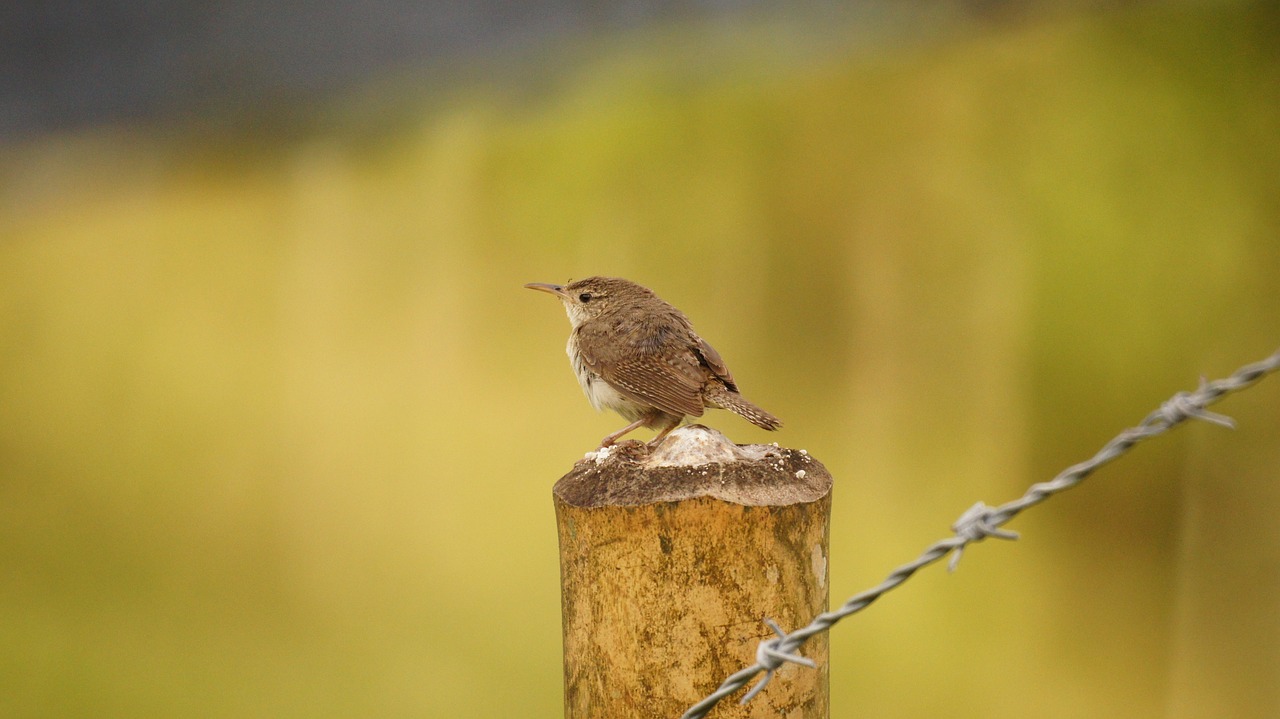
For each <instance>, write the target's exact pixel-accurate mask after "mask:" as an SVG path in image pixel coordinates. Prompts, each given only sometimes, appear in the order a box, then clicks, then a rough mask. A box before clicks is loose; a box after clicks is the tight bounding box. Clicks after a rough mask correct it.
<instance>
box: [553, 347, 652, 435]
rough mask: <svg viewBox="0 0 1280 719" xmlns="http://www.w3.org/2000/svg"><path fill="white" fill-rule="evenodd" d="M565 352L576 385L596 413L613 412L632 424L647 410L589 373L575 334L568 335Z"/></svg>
mask: <svg viewBox="0 0 1280 719" xmlns="http://www.w3.org/2000/svg"><path fill="white" fill-rule="evenodd" d="M565 352H566V353H567V354H568V355H569V362H570V364H572V365H573V373H574V374H575V375H576V376H577V377H578V384H580V385H582V392H583V394H585V395H587V400H588V401H590V402H591V406H592V407H595V408H596V411H597V412H600V411H603V410H606V409H608V410H613V411H614V412H617V413H618V414H620V415H622V416H623V417H626V418H627V419H629V420H631V421H633V422H634V421H635V420H637V419H639V418H640V416H641V415H643V414H644V413H645V411H646V410H647V409H648V408H647V407H645V406H643V405H640V404H638V403H636V402H634V401H632V400H630V399H627V398H626V397H624V396H623V395H622V393H620V392H618V390H616V389H614V387H613V385H610V384H609V383H608V382H606V381H605V380H604V378H603V377H601V376H600V375H598V374H596V373H595V372H593V371H591V368H590V367H588V366H587V362H586V359H584V358H583V356H582V351H581V350H580V349H579V347H578V338H577V333H573V334H571V335H569V344H568V345H567V346H566V347H565Z"/></svg>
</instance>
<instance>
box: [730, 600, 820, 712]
mask: <svg viewBox="0 0 1280 719" xmlns="http://www.w3.org/2000/svg"><path fill="white" fill-rule="evenodd" d="M764 623H765V624H768V625H769V628H770V629H772V630H773V633H774V634H777V635H778V636H777V637H776V638H774V639H765V640H763V641H761V642H760V646H758V647H756V664H757V665H759V666H760V668H762V669H764V676H763V677H761V679H760V681H759V682H756V685H755V686H754V687H751V691H749V692H747V693H746V695H745V696H743V697H742V699H741V700H739V701H738V703H739V704H746V703H747V702H749V701H751V700H752V699H753V698H754V697H755V695H757V694H759V693H760V690H762V689H764V687H765V685H766V684H768V683H769V680H770V679H772V678H773V673H774V672H776V671H778V668H779V667H781V666H782V665H783V664H786V663H787V662H792V663H794V664H803V665H805V666H806V667H809V668H810V669H817V668H818V663H817V662H815V661H813V660H812V659H810V658H808V657H802V656H800V655H799V654H792V653H791V649H792V648H794V647H785V645H786V644H787V640H788V639H790V637H789V636H788V635H787V633H786V632H784V631H782V628H781V627H779V626H778V624H777V623H776V622H774V621H773V620H772V619H766V620H764ZM802 641H803V640H802ZM796 646H797V647H798V646H799V643H798V642H797V644H796Z"/></svg>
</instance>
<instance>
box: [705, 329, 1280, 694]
mask: <svg viewBox="0 0 1280 719" xmlns="http://www.w3.org/2000/svg"><path fill="white" fill-rule="evenodd" d="M1277 369H1280V350H1277V351H1276V352H1275V353H1274V354H1272V355H1271V356H1270V357H1268V358H1266V359H1264V360H1261V361H1259V362H1254V363H1253V364H1250V365H1245V366H1244V367H1241V368H1240V369H1238V370H1236V371H1235V372H1234V373H1233V374H1232V375H1231V376H1230V377H1227V378H1226V379H1220V380H1215V381H1213V382H1209V381H1206V380H1205V378H1204V377H1201V378H1200V386H1199V387H1198V388H1197V389H1196V391H1194V392H1185V391H1184V392H1179V393H1177V394H1175V395H1174V396H1173V397H1171V398H1169V399H1168V400H1167V401H1165V402H1164V403H1163V404H1161V405H1160V406H1159V407H1158V408H1156V409H1155V410H1154V411H1153V412H1151V414H1148V415H1147V416H1146V418H1145V419H1143V420H1142V422H1141V423H1140V424H1139V425H1138V426H1136V427H1130V428H1128V429H1126V430H1124V431H1123V432H1121V433H1120V434H1118V435H1116V437H1115V438H1114V439H1112V440H1111V441H1110V442H1108V443H1107V444H1106V445H1105V446H1103V448H1102V449H1100V450H1098V453H1097V454H1095V455H1093V457H1092V458H1090V459H1088V460H1086V461H1084V462H1080V463H1079V464H1075V465H1072V466H1070V467H1068V468H1067V469H1065V470H1063V471H1062V472H1061V473H1059V474H1058V476H1056V477H1054V478H1053V479H1051V480H1049V481H1048V482H1040V483H1038V484H1033V485H1031V487H1030V488H1028V489H1027V491H1026V492H1025V493H1024V494H1023V495H1022V496H1021V497H1019V498H1018V499H1015V500H1013V501H1011V502H1006V503H1004V504H1002V505H1000V506H998V507H989V506H987V505H986V504H983V503H982V502H978V503H977V504H975V505H973V506H972V507H970V508H969V509H968V510H966V511H965V513H964V514H962V515H960V518H959V519H957V520H956V522H955V524H953V525H951V529H952V531H954V532H955V536H953V537H948V538H947V539H943V540H940V541H937V542H934V543H933V544H932V545H930V547H929V548H928V549H926V550H924V553H923V554H921V555H920V556H919V557H918V558H917V559H916V560H915V561H912V562H908V563H907V564H904V565H902V566H900V567H898V568H897V569H895V570H893V571H892V572H890V573H889V576H888V577H886V578H885V580H884V581H883V582H881V583H880V584H878V585H876V586H874V587H872V588H871V589H868V590H866V591H864V592H862V593H860V594H855V595H854V596H852V597H850V598H849V599H848V600H847V601H846V602H845V603H844V604H843V605H841V606H840V608H839V609H836V610H835V611H830V612H823V613H822V614H819V615H818V616H816V617H814V619H813V621H812V622H810V623H809V625H808V626H806V627H802V628H800V629H797V630H795V631H794V632H791V633H789V634H788V633H786V632H784V631H782V629H781V628H780V627H778V625H777V624H775V623H774V622H773V621H772V620H769V619H766V620H765V623H766V624H768V626H769V628H770V629H772V630H773V632H774V633H775V634H776V635H777V636H776V637H774V638H772V639H766V640H763V641H761V642H760V645H759V647H757V649H756V663H755V664H753V665H751V666H749V667H747V668H745V669H743V670H741V671H739V672H737V673H736V674H733V675H731V676H730V677H729V678H727V679H725V680H724V682H723V683H721V684H720V687H719V688H718V689H716V690H715V692H713V693H712V694H711V695H709V696H708V697H707V698H706V699H703V700H702V701H700V702H698V703H697V704H694V705H693V706H692V707H690V708H689V710H688V711H686V712H685V713H684V714H683V715H682V716H681V719H701V718H702V717H705V716H706V715H707V712H709V711H711V708H712V707H714V706H715V705H716V704H718V703H720V700H721V699H724V698H725V697H727V696H729V695H730V694H733V693H734V692H736V691H738V690H739V689H741V688H743V687H745V686H746V685H747V683H748V682H750V681H751V680H752V679H753V678H754V677H755V676H756V675H757V674H759V673H760V672H764V673H765V674H764V677H762V678H761V679H760V681H759V682H757V683H756V685H755V686H754V687H752V688H751V690H750V691H749V692H747V693H746V694H745V695H744V696H743V697H742V699H741V701H740V703H742V704H746V703H747V702H748V701H751V699H752V698H753V697H755V695H757V694H759V693H760V691H761V690H763V689H764V687H765V685H766V684H768V683H769V680H770V679H772V678H773V675H774V672H776V671H777V670H778V668H779V667H781V666H782V665H783V664H785V663H787V662H792V663H796V664H803V665H805V666H809V667H813V666H816V665H815V664H814V662H813V660H812V659H807V658H805V657H802V656H800V655H799V654H798V653H797V652H798V650H799V649H800V647H801V646H802V645H803V644H804V643H805V641H807V640H808V639H809V637H812V636H813V635H815V634H819V633H821V632H825V631H827V630H829V629H830V628H831V627H832V626H834V625H835V623H836V622H838V621H840V620H841V619H844V618H845V617H847V616H849V615H850V614H853V613H855V612H859V611H862V610H863V609H866V608H867V607H868V606H870V605H871V603H872V602H875V601H876V600H877V599H879V598H880V597H882V596H884V594H885V593H886V592H888V591H890V590H892V589H895V588H897V587H898V586H900V585H901V584H902V583H903V582H905V581H907V580H908V579H910V578H911V576H912V575H913V574H915V573H916V572H917V571H919V570H920V569H922V568H924V567H926V566H928V565H930V564H933V563H934V562H936V561H938V560H939V559H942V558H943V557H945V556H947V555H948V554H951V560H950V562H948V568H949V569H950V570H951V571H955V569H956V566H957V564H958V563H959V561H960V557H961V556H962V555H963V554H964V549H965V547H967V546H968V545H969V544H971V543H973V542H980V541H982V540H983V539H986V538H987V537H996V538H997V539H1011V540H1012V539H1017V538H1018V534H1017V533H1016V532H1011V531H1009V530H1006V529H1001V528H1000V527H1001V525H1003V524H1004V523H1006V522H1008V521H1009V520H1011V519H1013V518H1014V517H1016V516H1018V515H1019V514H1021V513H1022V512H1023V511H1024V510H1026V509H1028V508H1030V507H1034V506H1035V505H1037V504H1039V503H1041V502H1043V501H1044V500H1046V499H1048V498H1049V497H1052V496H1053V495H1055V494H1058V493H1059V492H1064V491H1066V490H1068V489H1071V488H1072V487H1074V486H1076V485H1077V484H1080V483H1081V482H1083V481H1084V480H1085V478H1086V477H1088V476H1089V475H1090V474H1092V473H1093V472H1094V470H1096V469H1098V468H1099V467H1101V466H1102V465H1104V464H1107V463H1108V462H1111V461H1112V460H1114V459H1116V458H1117V457H1120V456H1121V455H1123V454H1124V453H1125V452H1128V451H1129V450H1130V449H1132V448H1133V446H1134V445H1136V444H1138V443H1139V442H1141V441H1143V440H1147V439H1150V438H1152V437H1155V436H1157V435H1160V434H1164V433H1165V432H1168V431H1169V430H1170V429H1173V428H1174V427H1176V426H1177V425H1179V424H1181V423H1183V422H1185V421H1187V420H1189V419H1199V420H1204V421H1206V422H1212V423H1214V424H1217V425H1221V426H1223V427H1227V428H1231V429H1234V428H1235V422H1234V421H1233V420H1232V419H1231V418H1230V417H1226V416H1224V415H1221V414H1218V413H1216V412H1210V411H1209V410H1207V409H1205V408H1206V407H1207V406H1208V405H1210V404H1213V403H1214V402H1217V401H1218V400H1220V399H1222V397H1224V396H1225V395H1227V394H1230V393H1231V392H1237V391H1239V390H1242V389H1245V388H1246V387H1249V386H1251V385H1253V384H1254V383H1255V382H1257V381H1258V380H1260V379H1262V378H1263V377H1265V376H1266V375H1268V374H1270V373H1271V372H1275V371H1276V370H1277Z"/></svg>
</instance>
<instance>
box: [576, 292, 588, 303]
mask: <svg viewBox="0 0 1280 719" xmlns="http://www.w3.org/2000/svg"><path fill="white" fill-rule="evenodd" d="M578 300H579V301H581V302H582V303H583V304H586V303H587V302H590V301H591V293H590V292H583V293H582V294H580V295H578Z"/></svg>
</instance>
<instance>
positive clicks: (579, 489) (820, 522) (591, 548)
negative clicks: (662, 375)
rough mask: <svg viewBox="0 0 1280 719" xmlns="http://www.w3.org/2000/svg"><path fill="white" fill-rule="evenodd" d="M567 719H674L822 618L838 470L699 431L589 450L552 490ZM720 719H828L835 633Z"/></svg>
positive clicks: (812, 643)
mask: <svg viewBox="0 0 1280 719" xmlns="http://www.w3.org/2000/svg"><path fill="white" fill-rule="evenodd" d="M553 495H554V499H555V506H556V519H557V524H558V527H559V535H560V573H561V592H562V603H563V621H564V674H565V719H588V718H592V719H594V718H596V717H609V718H610V719H640V718H647V717H655V718H656V717H663V718H664V719H670V718H671V717H678V716H680V715H681V714H682V713H683V712H684V711H685V710H686V709H688V708H689V706H690V705H692V704H694V703H696V702H698V701H700V700H701V699H703V698H704V697H705V696H706V695H707V694H709V693H710V692H712V691H714V690H715V688H716V687H717V686H719V684H720V682H721V681H722V680H723V679H724V677H726V676H728V675H730V674H732V673H734V672H736V671H738V670H740V669H742V668H744V667H746V666H750V665H751V664H754V663H755V661H756V648H757V647H758V646H759V643H760V641H761V640H763V639H768V638H771V637H773V636H774V635H773V633H772V632H771V631H770V629H769V628H768V627H767V626H766V625H765V623H764V620H765V619H772V620H774V621H776V622H777V623H778V624H779V625H781V626H782V628H783V629H788V630H789V629H794V628H797V627H800V626H803V625H805V624H808V622H809V621H810V620H811V619H812V618H813V617H814V615H816V614H818V613H819V612H823V611H825V610H826V608H827V564H828V563H827V546H828V519H829V516H830V510H831V475H830V474H828V473H827V470H826V468H825V467H823V466H822V464H821V463H820V462H818V461H817V460H815V459H813V458H812V457H810V456H809V455H808V454H807V453H806V452H804V451H803V450H791V449H785V448H780V447H777V446H776V445H742V446H740V445H734V444H732V443H731V442H729V441H728V440H727V439H726V438H725V437H724V435H722V434H720V433H719V432H716V431H715V430H711V429H707V428H706V427H701V426H697V425H694V426H690V427H684V428H681V429H678V430H676V431H674V432H672V433H671V435H669V436H668V437H667V438H666V439H665V440H664V441H663V442H662V443H661V444H660V445H659V446H658V447H656V448H654V449H652V450H650V448H648V447H646V446H644V445H640V444H638V443H625V444H623V445H620V446H618V447H613V448H609V449H606V450H599V451H597V452H593V453H590V454H588V455H587V456H586V458H585V459H583V460H581V461H579V462H578V463H577V464H576V465H575V466H574V468H573V470H572V471H570V472H569V473H568V474H566V475H565V476H564V477H563V478H561V480H560V481H559V482H557V483H556V485H555V488H554V490H553ZM802 653H803V654H804V655H805V656H808V657H810V658H812V659H815V660H816V661H817V662H818V667H819V668H818V669H811V668H808V667H803V666H798V665H793V664H787V665H784V666H783V667H782V668H781V669H779V670H778V672H777V675H776V676H775V677H774V678H773V681H772V682H771V683H770V684H769V686H768V687H767V688H766V689H765V691H764V692H763V693H762V694H760V695H759V696H757V697H756V698H755V699H754V700H752V701H751V702H750V703H749V704H747V705H745V706H739V705H738V704H736V703H731V702H723V703H721V704H720V706H718V707H717V708H716V709H715V715H716V716H717V717H724V718H729V717H780V716H781V717H787V718H788V719H826V717H827V715H828V690H827V661H826V659H827V638H826V635H825V634H820V635H817V636H814V637H813V638H812V639H810V640H809V641H807V642H806V643H805V645H804V648H803V650H802Z"/></svg>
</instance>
